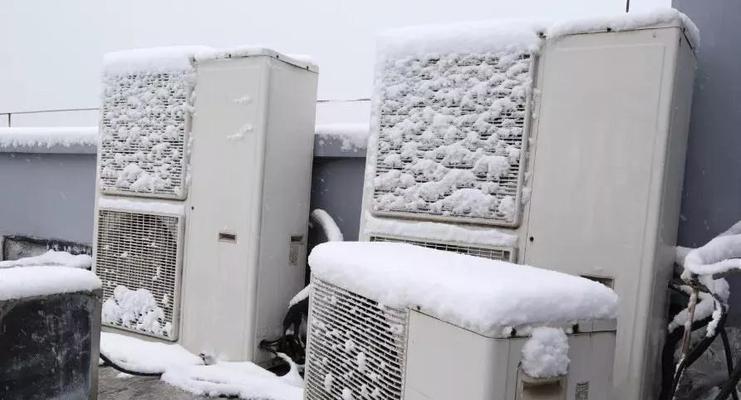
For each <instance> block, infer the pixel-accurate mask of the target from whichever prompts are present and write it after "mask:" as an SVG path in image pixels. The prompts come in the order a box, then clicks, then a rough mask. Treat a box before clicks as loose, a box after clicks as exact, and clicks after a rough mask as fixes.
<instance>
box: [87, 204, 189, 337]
mask: <svg viewBox="0 0 741 400" xmlns="http://www.w3.org/2000/svg"><path fill="white" fill-rule="evenodd" d="M181 219H182V218H181V217H179V216H170V215H157V214H145V213H138V212H127V211H118V210H108V209H100V210H99V211H98V229H97V245H96V256H95V273H96V274H97V275H98V277H100V280H101V281H102V282H103V299H104V300H106V301H107V302H108V301H113V300H114V299H115V297H116V295H120V293H114V291H115V289H116V288H117V287H121V286H122V287H125V288H126V289H127V290H124V291H126V292H128V291H134V290H137V289H145V290H147V291H148V292H149V293H151V296H149V295H148V296H149V297H152V298H153V301H152V303H153V304H152V305H150V310H148V311H153V312H154V313H153V314H152V315H153V316H155V317H156V319H157V320H156V321H142V319H144V318H145V317H144V316H143V315H133V316H132V317H129V318H130V319H129V320H128V321H124V320H121V319H116V320H112V319H107V318H106V311H107V310H106V304H104V307H103V314H104V318H103V323H104V324H105V325H108V326H113V327H117V328H122V329H127V330H132V331H135V332H137V333H142V334H146V335H150V336H156V337H161V338H166V339H169V340H175V339H176V335H177V332H178V329H177V323H178V312H179V300H180V296H179V280H180V266H181V262H180V250H181V249H180V243H181V240H180V239H181V237H182V221H181ZM120 290H121V289H119V291H120ZM140 300H141V298H140ZM140 302H141V301H139V303H140ZM122 307H126V305H122ZM160 310H161V311H160ZM124 311H127V310H124ZM128 311H132V310H128ZM134 313H135V314H136V313H141V311H134ZM157 314H159V316H157ZM132 321H133V322H132Z"/></svg>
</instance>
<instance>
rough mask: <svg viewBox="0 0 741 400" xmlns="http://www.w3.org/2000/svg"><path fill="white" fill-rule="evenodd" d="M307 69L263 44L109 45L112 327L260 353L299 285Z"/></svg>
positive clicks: (244, 354) (312, 74)
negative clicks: (121, 48) (116, 48)
mask: <svg viewBox="0 0 741 400" xmlns="http://www.w3.org/2000/svg"><path fill="white" fill-rule="evenodd" d="M316 85H317V68H316V66H315V65H313V64H311V63H309V62H305V61H300V60H297V59H294V58H291V57H288V56H284V55H282V54H279V53H276V52H274V51H272V50H267V49H258V48H256V49H252V48H250V49H234V50H224V51H221V50H213V49H209V48H162V49H151V50H136V51H130V52H121V53H112V54H111V55H109V56H107V59H106V65H105V71H104V93H103V105H102V110H101V123H100V131H101V133H100V135H101V139H100V146H99V152H98V198H97V202H96V229H95V244H94V249H95V251H94V259H95V272H96V273H97V274H98V275H99V276H100V278H101V280H102V281H103V297H104V301H105V303H104V307H103V323H104V325H105V326H107V327H108V328H114V329H117V330H120V331H122V332H129V333H135V334H141V335H147V336H149V337H153V338H158V339H163V340H169V341H178V342H179V343H180V344H182V345H183V346H185V347H186V348H187V349H188V350H190V351H191V352H193V353H195V354H198V353H206V354H211V355H214V356H217V357H221V358H224V359H231V360H255V361H261V360H263V359H265V358H267V356H268V355H267V354H264V353H261V352H258V344H259V342H260V340H262V339H266V338H271V339H272V338H275V337H278V336H279V335H280V334H281V333H282V318H283V316H284V313H285V305H286V304H287V303H288V301H289V299H290V298H291V297H292V296H293V295H294V294H295V293H296V292H297V291H298V290H300V289H301V288H302V287H303V284H304V270H305V255H306V232H307V221H308V211H309V192H310V181H311V176H310V174H311V162H312V161H311V160H312V148H313V127H314V118H315V103H316Z"/></svg>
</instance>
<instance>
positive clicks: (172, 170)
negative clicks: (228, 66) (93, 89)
mask: <svg viewBox="0 0 741 400" xmlns="http://www.w3.org/2000/svg"><path fill="white" fill-rule="evenodd" d="M193 81H194V73H193V72H192V71H190V70H186V71H170V72H146V71H142V72H140V73H136V74H106V75H105V76H104V79H103V83H104V95H103V108H102V114H101V118H102V119H101V127H100V129H101V133H100V134H101V142H100V147H99V150H98V151H99V152H100V162H99V164H98V168H99V169H100V171H99V175H100V189H101V190H102V191H103V192H106V193H118V194H128V195H139V196H149V197H161V198H176V199H182V198H184V197H185V187H184V185H185V174H186V164H185V159H186V157H185V156H186V154H187V148H186V147H187V136H188V135H187V133H188V132H187V131H188V127H189V113H190V105H189V100H190V95H191V91H192V86H193Z"/></svg>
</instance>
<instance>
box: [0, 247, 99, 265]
mask: <svg viewBox="0 0 741 400" xmlns="http://www.w3.org/2000/svg"><path fill="white" fill-rule="evenodd" d="M92 265H93V258H92V257H90V256H89V255H87V254H77V255H72V254H70V253H67V252H66V251H54V250H49V251H47V252H46V253H44V254H42V255H40V256H35V257H24V258H19V259H17V260H5V261H0V268H8V267H29V266H60V267H70V268H84V269H90V267H92Z"/></svg>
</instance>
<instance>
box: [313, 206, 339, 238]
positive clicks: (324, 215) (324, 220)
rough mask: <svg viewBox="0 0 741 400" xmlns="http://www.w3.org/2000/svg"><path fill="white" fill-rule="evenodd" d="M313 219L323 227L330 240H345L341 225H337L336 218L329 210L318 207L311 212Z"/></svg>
mask: <svg viewBox="0 0 741 400" xmlns="http://www.w3.org/2000/svg"><path fill="white" fill-rule="evenodd" d="M311 220H312V221H316V222H317V223H318V224H319V225H320V226H321V227H322V230H323V231H324V235H325V236H326V237H327V241H328V242H341V241H343V240H345V238H344V237H343V236H342V231H341V230H340V227H338V226H337V223H336V222H335V221H334V218H332V216H331V215H329V213H328V212H326V211H324V210H322V209H321V208H317V209H315V210H314V211H312V212H311Z"/></svg>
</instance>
